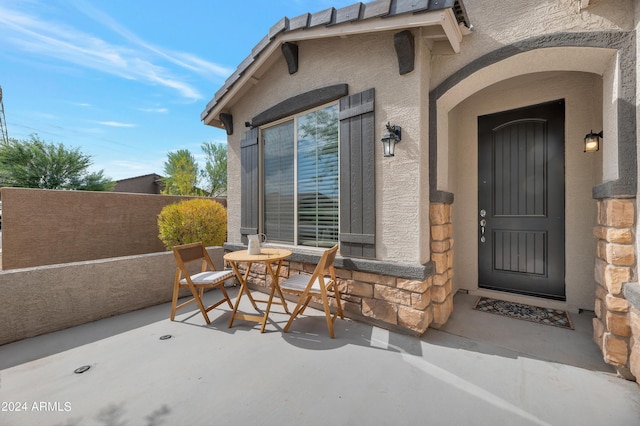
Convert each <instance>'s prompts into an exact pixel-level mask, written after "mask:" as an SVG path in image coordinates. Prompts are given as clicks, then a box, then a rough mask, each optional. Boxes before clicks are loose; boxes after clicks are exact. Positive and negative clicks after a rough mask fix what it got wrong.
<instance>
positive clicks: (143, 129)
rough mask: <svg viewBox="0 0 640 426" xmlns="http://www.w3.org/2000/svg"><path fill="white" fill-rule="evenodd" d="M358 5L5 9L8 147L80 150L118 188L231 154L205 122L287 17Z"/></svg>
mask: <svg viewBox="0 0 640 426" xmlns="http://www.w3.org/2000/svg"><path fill="white" fill-rule="evenodd" d="M354 2H355V1H353V0H226V1H225V0H186V1H170V0H154V1H150V0H104V1H97V0H93V1H90V0H63V1H58V0H0V40H1V42H0V86H2V90H3V101H4V109H5V118H6V124H7V131H8V133H9V137H10V138H17V139H26V138H28V137H29V136H30V135H31V134H34V133H36V134H38V135H39V136H40V137H41V138H42V139H44V140H45V141H47V142H53V143H63V144H64V145H65V146H67V147H69V148H75V147H78V148H80V150H81V151H82V152H83V153H85V154H88V155H90V156H91V159H92V161H93V166H92V170H104V172H105V175H106V176H108V177H110V178H112V179H116V180H117V179H123V178H128V177H134V176H140V175H144V174H148V173H159V174H162V172H163V164H164V161H165V160H166V158H167V153H168V152H170V151H176V150H178V149H189V150H190V151H191V152H192V153H193V154H194V155H195V156H196V158H199V157H201V154H202V153H201V150H200V146H201V144H202V143H203V142H208V141H213V142H216V143H225V141H226V135H225V133H224V132H223V131H222V130H218V129H215V128H213V127H210V126H205V125H204V124H203V123H202V121H200V113H201V112H202V111H203V110H204V108H205V106H206V104H207V102H209V100H210V99H211V98H212V97H213V94H214V93H215V92H216V91H217V90H218V89H219V88H220V87H221V86H222V84H223V83H224V81H225V80H226V78H227V77H228V76H229V75H230V74H231V73H232V72H233V71H234V70H235V68H236V66H237V65H238V64H240V62H241V61H242V60H243V59H244V58H246V57H247V56H248V55H249V53H250V52H251V49H252V48H253V47H254V46H255V45H256V44H257V43H258V42H259V41H260V40H261V39H262V37H264V36H265V35H266V34H267V33H268V31H269V28H270V27H271V26H273V25H274V24H275V23H276V22H278V21H279V20H280V19H281V18H282V17H284V16H287V17H289V18H293V17H296V16H298V15H300V14H302V13H306V12H317V11H320V10H323V9H326V8H327V7H336V8H340V7H344V6H347V5H350V4H353V3H354Z"/></svg>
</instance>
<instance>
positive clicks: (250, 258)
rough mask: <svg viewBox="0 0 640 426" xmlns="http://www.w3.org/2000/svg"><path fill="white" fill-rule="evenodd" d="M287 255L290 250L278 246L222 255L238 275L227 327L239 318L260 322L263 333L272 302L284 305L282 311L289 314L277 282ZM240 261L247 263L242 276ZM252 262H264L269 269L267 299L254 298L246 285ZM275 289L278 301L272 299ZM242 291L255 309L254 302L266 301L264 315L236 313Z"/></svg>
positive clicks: (289, 253) (256, 307) (289, 254)
mask: <svg viewBox="0 0 640 426" xmlns="http://www.w3.org/2000/svg"><path fill="white" fill-rule="evenodd" d="M289 256H291V251H290V250H286V249H279V248H262V249H261V250H260V254H249V253H248V250H240V251H233V252H231V253H227V254H225V255H224V260H226V261H227V262H229V263H230V264H231V267H232V268H233V270H234V272H235V273H236V276H237V277H238V281H240V292H239V293H238V298H237V299H236V304H235V306H234V307H233V312H232V313H231V320H229V328H231V326H233V320H234V319H236V318H239V319H242V320H245V321H255V322H258V323H261V324H262V328H261V329H260V332H261V333H264V327H265V326H266V325H267V320H268V318H269V311H270V310H271V305H272V304H274V303H275V304H276V305H282V306H284V311H285V312H286V313H288V314H290V312H289V309H288V308H287V302H285V299H284V295H283V294H282V290H281V289H280V285H279V284H278V276H279V274H280V268H281V267H282V261H283V260H284V259H286V258H287V257H289ZM240 263H246V264H247V270H246V271H245V273H244V276H243V275H242V274H241V273H240V270H239V269H238V265H239V264H240ZM254 263H264V264H265V265H266V266H267V270H268V271H269V275H270V276H271V291H270V292H269V300H256V299H254V298H253V296H251V292H250V291H249V288H248V287H247V278H248V277H249V272H251V265H253V264H254ZM274 264H275V265H277V266H276V269H275V271H274V269H273V265H274ZM276 291H277V292H278V297H280V302H274V301H273V296H274V294H275V292H276ZM242 293H246V294H247V297H249V300H250V301H251V304H252V305H253V307H254V309H256V310H258V306H257V305H256V302H261V303H266V304H267V309H266V310H265V312H264V315H262V316H260V315H249V314H243V313H238V307H239V306H240V299H242Z"/></svg>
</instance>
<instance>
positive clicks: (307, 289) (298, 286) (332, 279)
mask: <svg viewBox="0 0 640 426" xmlns="http://www.w3.org/2000/svg"><path fill="white" fill-rule="evenodd" d="M337 252H338V245H337V244H336V245H335V246H333V247H332V248H330V249H327V250H325V251H324V253H323V254H322V257H321V258H320V261H319V262H318V264H317V266H316V269H315V270H314V271H313V274H312V275H310V276H309V275H304V274H297V275H293V276H291V277H289V278H287V279H286V280H284V281H283V282H282V283H281V284H280V288H281V289H282V291H285V292H288V293H293V294H297V295H299V296H300V300H298V304H297V305H296V307H295V309H294V310H293V312H292V313H291V317H290V318H289V321H288V322H287V325H286V326H285V327H284V332H285V333H286V332H287V331H288V330H289V327H290V326H291V323H292V322H293V320H294V319H295V317H296V316H298V315H299V314H301V313H303V312H304V310H305V308H306V307H307V305H308V304H309V302H310V301H311V298H312V297H313V296H317V297H320V299H321V300H322V306H323V308H324V315H325V318H326V320H327V327H328V328H329V335H330V336H331V338H332V339H333V338H334V337H335V335H334V332H333V323H334V322H335V321H336V318H337V317H338V316H340V318H342V319H344V315H343V313H342V305H341V303H340V290H338V284H337V281H336V271H335V269H334V268H333V261H334V260H335V258H336V253H337ZM327 271H328V272H329V274H328V275H329V276H328V277H327V276H326V275H327V274H326V273H327ZM327 291H333V293H334V295H335V299H336V305H337V307H336V312H335V313H334V314H333V315H331V308H330V307H329V299H328V297H327Z"/></svg>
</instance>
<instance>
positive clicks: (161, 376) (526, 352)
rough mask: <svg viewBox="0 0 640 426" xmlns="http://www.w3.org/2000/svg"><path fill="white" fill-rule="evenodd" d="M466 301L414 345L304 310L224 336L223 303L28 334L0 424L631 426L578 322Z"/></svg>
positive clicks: (626, 398) (613, 381)
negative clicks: (331, 328)
mask: <svg viewBox="0 0 640 426" xmlns="http://www.w3.org/2000/svg"><path fill="white" fill-rule="evenodd" d="M230 290H231V294H232V296H233V298H234V299H235V295H236V293H237V289H235V288H234V289H230ZM216 297H218V293H217V291H214V292H210V293H208V294H207V295H206V298H207V299H211V300H213V298H216ZM475 299H476V298H475V297H472V296H469V295H464V294H459V295H457V296H456V299H455V311H454V314H453V316H452V318H451V320H450V321H449V323H448V324H447V326H446V327H445V328H444V329H442V330H428V331H427V332H426V333H425V334H424V335H423V336H422V337H412V336H407V335H403V334H398V333H394V332H390V331H386V330H383V329H381V328H377V327H372V326H371V325H367V324H364V323H360V322H355V321H352V320H348V319H347V320H344V321H341V320H338V321H337V322H336V339H330V338H329V337H328V334H327V330H326V325H325V323H324V320H323V318H322V317H321V313H320V312H319V311H316V310H311V309H310V310H308V311H307V312H306V314H307V315H308V316H304V317H301V318H299V319H296V321H295V322H294V324H293V326H292V328H291V330H290V332H289V333H283V332H282V327H283V326H284V324H285V323H286V320H287V316H286V315H284V314H282V313H280V312H282V308H281V307H279V306H276V307H275V312H273V313H272V315H271V317H270V322H269V324H268V325H267V329H266V331H265V333H263V334H260V331H259V326H258V325H257V324H252V323H247V322H244V321H237V322H236V323H235V324H234V327H233V328H231V329H229V328H227V323H228V320H229V315H230V310H229V309H228V307H226V306H225V307H224V308H223V309H216V310H214V311H212V312H211V318H212V323H211V325H209V326H207V325H206V324H205V322H204V319H203V318H202V316H201V315H200V314H199V313H197V312H193V311H191V312H188V311H183V313H182V315H180V316H179V319H180V320H181V322H178V321H176V322H171V321H169V320H168V315H169V310H170V307H169V305H168V304H164V305H159V306H155V307H151V308H148V309H144V310H140V311H136V312H132V313H129V314H125V315H119V316H117V317H112V318H108V319H104V320H101V321H97V322H93V323H89V324H85V325H82V326H78V327H74V328H70V329H67V330H62V331H59V332H56V333H50V334H48V335H44V336H39V337H36V338H31V339H26V340H23V341H20V342H16V343H12V344H8V345H4V346H0V402H1V403H2V404H3V405H2V406H1V407H0V409H1V411H0V425H28V426H32V425H320V424H329V425H405V424H429V425H546V424H549V425H576V424H579V425H603V424H606V425H634V424H640V388H639V387H638V385H637V384H636V383H633V382H628V381H625V380H623V379H621V378H619V377H616V376H615V374H614V373H613V371H612V370H611V369H610V368H609V367H608V366H607V365H606V364H604V362H603V361H602V359H601V355H600V353H599V351H598V348H597V347H596V345H595V344H594V343H593V342H592V341H591V336H590V334H591V325H590V324H591V319H590V318H589V316H588V315H577V314H572V319H573V321H574V324H575V327H576V329H575V330H564V329H560V328H556V327H550V326H544V325H538V324H533V323H528V322H525V321H518V320H513V319H508V318H504V317H499V316H496V315H491V314H487V313H483V312H477V311H473V310H472V309H471V307H472V304H473V302H474V301H475ZM242 309H243V310H245V311H247V312H250V311H251V310H252V309H251V307H250V305H248V303H245V304H243V305H242ZM164 335H171V336H172V337H171V338H170V339H167V340H160V339H159V338H160V337H161V336H164ZM84 365H89V366H90V367H91V368H90V369H89V370H88V371H86V372H84V373H82V374H75V373H74V370H75V369H77V368H78V367H81V366H84ZM18 409H20V410H22V411H17V410H18Z"/></svg>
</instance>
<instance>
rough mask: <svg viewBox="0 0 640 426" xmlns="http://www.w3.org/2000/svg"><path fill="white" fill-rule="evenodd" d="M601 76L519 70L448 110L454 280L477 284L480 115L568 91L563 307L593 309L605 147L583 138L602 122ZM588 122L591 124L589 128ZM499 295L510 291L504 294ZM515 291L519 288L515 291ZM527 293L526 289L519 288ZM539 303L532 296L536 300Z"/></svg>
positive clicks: (558, 96) (468, 285)
mask: <svg viewBox="0 0 640 426" xmlns="http://www.w3.org/2000/svg"><path fill="white" fill-rule="evenodd" d="M601 93H602V79H601V77H600V76H598V75H594V74H588V73H576V72H569V73H562V72H548V73H538V74H531V75H526V76H521V77H517V78H513V79H510V80H507V81H505V82H501V83H500V84H499V85H494V86H491V87H489V88H487V89H484V90H482V91H480V92H478V93H476V94H475V95H473V96H471V97H470V98H468V99H466V100H465V101H464V102H462V103H461V104H460V105H458V106H457V107H456V108H454V109H453V110H452V112H451V114H450V131H449V157H450V158H451V159H452V160H451V166H450V168H449V173H450V174H449V176H450V179H449V181H450V184H451V187H452V188H453V192H454V193H455V196H456V200H455V202H454V203H453V222H454V224H455V226H454V240H455V241H456V258H455V261H454V262H455V263H454V270H455V275H454V278H453V279H454V288H455V289H458V288H463V289H466V290H469V291H471V292H477V291H478V287H477V282H478V260H477V259H478V239H477V217H478V211H479V208H480V207H479V206H478V193H477V191H478V181H477V176H478V150H477V145H478V136H477V135H478V126H477V125H478V120H477V117H478V116H480V115H485V114H491V113H495V112H500V111H506V110H509V109H515V108H520V107H524V106H528V105H534V104H538V103H543V102H548V101H553V100H556V99H565V109H566V112H565V114H566V122H565V176H566V178H565V179H566V181H565V187H566V198H565V206H566V207H565V208H566V238H565V244H566V276H565V279H566V290H567V302H566V306H563V308H564V309H570V310H573V311H577V310H578V309H589V310H592V309H593V296H594V288H595V280H594V277H593V268H594V259H595V257H596V252H595V246H596V244H595V241H594V239H593V236H592V229H593V227H594V226H596V224H597V223H596V217H597V206H596V203H595V202H594V200H593V198H592V194H591V190H592V188H593V187H594V186H595V185H597V184H598V183H600V182H601V177H602V171H601V164H602V152H601V151H599V152H597V153H592V154H590V153H584V152H583V144H582V138H583V137H584V135H585V133H586V132H588V131H589V129H590V128H591V126H593V127H594V128H597V129H600V128H601V126H602V121H601V118H600V117H601V116H602V114H601V108H600V105H601V99H600V97H601ZM585 129H586V130H585ZM500 297H501V298H504V297H509V296H508V295H504V294H500ZM511 297H514V296H511ZM519 298H522V296H519ZM536 303H539V301H535V302H534V304H536Z"/></svg>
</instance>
